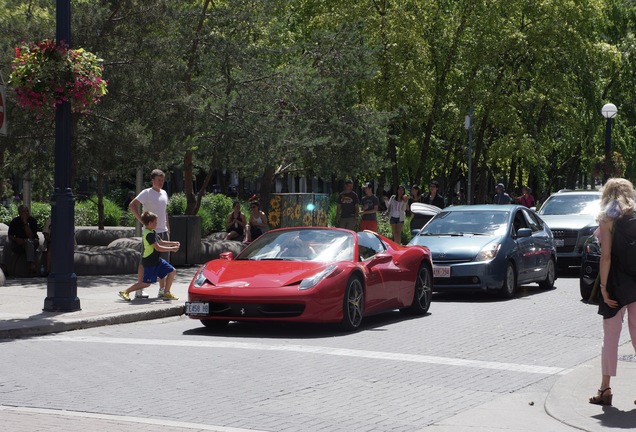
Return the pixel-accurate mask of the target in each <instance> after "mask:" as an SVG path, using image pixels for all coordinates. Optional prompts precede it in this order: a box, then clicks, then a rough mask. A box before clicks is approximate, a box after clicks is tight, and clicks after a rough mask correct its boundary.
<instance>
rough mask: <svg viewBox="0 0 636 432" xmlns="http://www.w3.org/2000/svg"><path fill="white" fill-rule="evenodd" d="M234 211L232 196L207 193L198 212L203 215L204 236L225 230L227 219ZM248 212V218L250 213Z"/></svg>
mask: <svg viewBox="0 0 636 432" xmlns="http://www.w3.org/2000/svg"><path fill="white" fill-rule="evenodd" d="M231 211H232V198H230V197H228V196H226V195H223V194H207V195H205V196H204V197H203V199H202V200H201V208H200V209H199V212H198V213H197V214H198V215H199V216H201V219H202V220H201V222H202V225H201V226H202V228H201V229H202V231H203V232H202V235H203V237H205V236H207V235H209V234H211V233H213V232H223V231H225V220H226V218H227V215H228V214H229V213H230V212H231ZM245 213H246V216H245V217H246V218H248V216H247V215H248V214H249V213H247V212H245Z"/></svg>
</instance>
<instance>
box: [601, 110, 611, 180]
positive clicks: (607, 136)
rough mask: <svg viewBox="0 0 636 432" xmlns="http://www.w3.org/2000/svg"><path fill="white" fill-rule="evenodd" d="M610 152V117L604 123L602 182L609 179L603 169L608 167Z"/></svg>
mask: <svg viewBox="0 0 636 432" xmlns="http://www.w3.org/2000/svg"><path fill="white" fill-rule="evenodd" d="M611 152H612V119H611V118H608V119H607V122H606V123H605V161H604V165H605V167H604V168H605V169H604V170H603V184H605V183H607V180H608V179H609V174H608V173H607V172H605V171H607V169H608V166H607V164H609V163H610V154H611Z"/></svg>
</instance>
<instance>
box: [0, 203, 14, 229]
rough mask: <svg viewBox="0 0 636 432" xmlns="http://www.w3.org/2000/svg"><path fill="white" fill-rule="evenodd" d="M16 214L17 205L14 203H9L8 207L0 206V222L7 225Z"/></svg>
mask: <svg viewBox="0 0 636 432" xmlns="http://www.w3.org/2000/svg"><path fill="white" fill-rule="evenodd" d="M17 215H18V206H17V205H16V204H15V203H13V202H12V203H11V204H9V207H8V208H7V207H5V206H0V223H3V224H5V225H9V222H11V219H13V218H14V217H16V216H17Z"/></svg>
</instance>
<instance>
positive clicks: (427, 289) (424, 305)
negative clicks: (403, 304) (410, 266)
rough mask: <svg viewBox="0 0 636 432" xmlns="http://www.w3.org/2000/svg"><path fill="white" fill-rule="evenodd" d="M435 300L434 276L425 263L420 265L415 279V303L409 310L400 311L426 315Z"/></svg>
mask: <svg viewBox="0 0 636 432" xmlns="http://www.w3.org/2000/svg"><path fill="white" fill-rule="evenodd" d="M432 298H433V276H432V274H431V269H430V268H429V267H428V266H427V265H426V264H424V263H422V264H421V265H420V269H419V270H418V271H417V277H416V279H415V291H414V293H413V303H412V304H411V306H410V307H408V308H403V309H400V311H401V312H408V313H411V314H414V315H424V314H425V313H426V312H428V309H429V308H430V307H431V299H432Z"/></svg>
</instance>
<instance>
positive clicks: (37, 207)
mask: <svg viewBox="0 0 636 432" xmlns="http://www.w3.org/2000/svg"><path fill="white" fill-rule="evenodd" d="M16 216H17V209H16ZM31 216H33V217H34V218H35V220H36V221H38V229H42V228H43V227H44V223H45V222H46V220H47V219H48V218H50V217H51V204H50V203H43V202H34V203H31Z"/></svg>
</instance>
